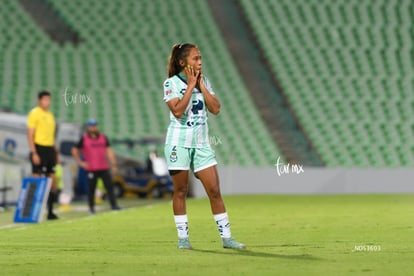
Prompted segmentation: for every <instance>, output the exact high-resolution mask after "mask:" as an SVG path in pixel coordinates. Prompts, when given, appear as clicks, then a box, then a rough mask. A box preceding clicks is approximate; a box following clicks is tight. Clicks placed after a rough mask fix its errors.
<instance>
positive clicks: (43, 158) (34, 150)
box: [27, 91, 58, 220]
mask: <svg viewBox="0 0 414 276" xmlns="http://www.w3.org/2000/svg"><path fill="white" fill-rule="evenodd" d="M37 99H38V106H37V107H35V108H33V109H32V110H31V111H30V112H29V115H28V119H27V140H28V143H29V147H30V161H31V164H32V176H33V177H41V176H45V177H49V178H51V179H52V187H51V189H50V193H49V197H48V201H47V206H48V215H47V219H49V220H54V219H57V218H58V217H57V216H56V215H55V214H54V213H53V203H54V202H55V201H56V200H57V194H58V188H57V185H56V181H55V166H56V160H57V154H58V153H57V150H56V147H55V135H56V122H55V117H54V116H53V113H52V112H51V111H49V107H50V104H51V94H50V92H48V91H41V92H39V93H38V95H37Z"/></svg>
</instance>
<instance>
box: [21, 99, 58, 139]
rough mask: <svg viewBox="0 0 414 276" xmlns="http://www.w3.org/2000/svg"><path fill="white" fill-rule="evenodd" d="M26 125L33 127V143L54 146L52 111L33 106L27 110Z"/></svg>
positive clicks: (54, 124)
mask: <svg viewBox="0 0 414 276" xmlns="http://www.w3.org/2000/svg"><path fill="white" fill-rule="evenodd" d="M27 127H28V128H34V129H35V133H34V143H35V144H37V145H39V146H54V145H55V131H56V123H55V117H54V116H53V113H52V112H50V111H45V110H43V109H41V108H40V107H35V108H33V109H32V110H31V111H30V112H29V116H28V119H27Z"/></svg>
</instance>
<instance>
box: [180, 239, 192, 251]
mask: <svg viewBox="0 0 414 276" xmlns="http://www.w3.org/2000/svg"><path fill="white" fill-rule="evenodd" d="M178 249H193V247H192V246H191V244H190V240H189V239H188V238H184V239H179V240H178Z"/></svg>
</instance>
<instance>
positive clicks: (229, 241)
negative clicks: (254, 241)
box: [223, 238, 246, 249]
mask: <svg viewBox="0 0 414 276" xmlns="http://www.w3.org/2000/svg"><path fill="white" fill-rule="evenodd" d="M223 247H224V248H232V249H245V248H246V246H245V245H244V244H242V243H239V242H238V241H236V240H235V239H233V238H223Z"/></svg>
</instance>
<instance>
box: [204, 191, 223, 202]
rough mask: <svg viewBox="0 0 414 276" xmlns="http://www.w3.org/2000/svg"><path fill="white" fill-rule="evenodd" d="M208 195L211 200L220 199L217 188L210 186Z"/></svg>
mask: <svg viewBox="0 0 414 276" xmlns="http://www.w3.org/2000/svg"><path fill="white" fill-rule="evenodd" d="M207 194H208V197H209V198H210V199H213V200H217V199H221V193H220V189H219V188H211V189H209V190H208V193H207Z"/></svg>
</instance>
